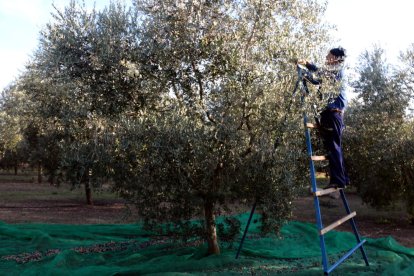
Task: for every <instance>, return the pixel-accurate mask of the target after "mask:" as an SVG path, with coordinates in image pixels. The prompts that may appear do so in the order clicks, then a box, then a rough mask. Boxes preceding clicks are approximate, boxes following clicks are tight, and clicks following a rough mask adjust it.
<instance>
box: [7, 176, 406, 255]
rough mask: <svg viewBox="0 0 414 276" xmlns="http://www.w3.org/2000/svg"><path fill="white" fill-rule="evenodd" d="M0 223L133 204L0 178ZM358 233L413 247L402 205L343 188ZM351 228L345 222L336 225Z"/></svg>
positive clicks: (326, 216)
mask: <svg viewBox="0 0 414 276" xmlns="http://www.w3.org/2000/svg"><path fill="white" fill-rule="evenodd" d="M0 180H1V181H0V221H3V222H6V223H26V222H36V223H64V224H66V223H69V224H113V223H133V222H136V216H134V207H132V206H129V205H128V204H126V202H125V201H124V200H122V199H121V198H119V197H117V196H116V195H114V194H112V193H110V192H108V191H105V190H101V191H98V192H95V194H94V205H93V206H88V205H86V204H85V198H84V197H85V196H84V193H83V190H82V189H75V190H71V189H70V188H69V186H68V185H62V186H61V187H59V188H57V187H54V186H50V185H49V184H47V183H44V184H37V183H27V182H26V183H23V182H17V181H14V182H4V179H3V180H2V179H0ZM347 197H348V200H349V205H350V207H351V209H352V211H356V212H357V217H356V222H357V225H358V228H359V230H360V233H361V235H363V236H365V237H370V238H378V237H386V236H392V237H393V238H394V239H396V240H397V241H398V242H399V243H401V244H402V245H404V246H406V247H412V248H414V225H410V224H409V223H408V218H407V215H406V213H405V212H404V210H403V209H402V208H397V207H395V208H394V209H393V210H382V211H378V210H375V209H373V208H370V207H369V206H367V205H364V204H363V203H362V201H361V199H360V198H359V197H358V196H357V195H356V194H355V193H352V191H349V192H347ZM293 206H294V210H293V219H294V220H298V221H306V222H311V223H315V212H314V205H313V197H312V196H310V195H309V196H306V195H305V196H303V197H301V198H299V199H297V200H296V201H295V202H293ZM321 208H322V215H323V221H324V224H325V225H328V224H330V223H332V222H334V221H336V220H338V219H339V218H341V217H343V216H344V214H345V213H344V208H343V205H342V203H341V200H340V199H333V198H330V197H323V198H321ZM339 230H342V231H351V228H350V226H349V223H345V224H344V225H343V226H340V227H339Z"/></svg>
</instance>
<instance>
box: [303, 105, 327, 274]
mask: <svg viewBox="0 0 414 276" xmlns="http://www.w3.org/2000/svg"><path fill="white" fill-rule="evenodd" d="M303 123H304V125H305V136H306V148H307V152H308V156H309V157H310V158H309V166H310V175H311V184H312V192H313V193H316V192H317V189H318V188H317V184H316V172H315V165H314V164H313V160H312V155H313V151H312V143H311V138H310V130H309V129H308V128H306V126H307V123H308V118H307V116H306V114H305V113H303ZM313 203H314V206H315V211H316V221H317V225H318V230H319V231H320V230H322V229H323V222H322V215H321V209H320V204H319V198H318V197H317V196H314V197H313ZM319 243H320V247H321V253H322V265H323V268H324V271H327V270H328V253H327V252H326V247H325V236H324V235H319Z"/></svg>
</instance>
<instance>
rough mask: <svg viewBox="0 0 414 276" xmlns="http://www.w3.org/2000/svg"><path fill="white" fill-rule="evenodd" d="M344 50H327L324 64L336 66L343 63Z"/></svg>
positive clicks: (340, 48) (339, 48)
mask: <svg viewBox="0 0 414 276" xmlns="http://www.w3.org/2000/svg"><path fill="white" fill-rule="evenodd" d="M345 52H346V51H345V49H344V48H342V47H338V48H332V49H331V50H329V53H328V55H327V56H326V64H327V65H336V64H339V63H342V62H344V60H345V58H346V53H345Z"/></svg>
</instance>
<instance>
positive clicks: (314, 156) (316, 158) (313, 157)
mask: <svg viewBox="0 0 414 276" xmlns="http://www.w3.org/2000/svg"><path fill="white" fill-rule="evenodd" d="M311 159H312V160H313V161H324V160H328V157H326V156H324V155H313V156H311Z"/></svg>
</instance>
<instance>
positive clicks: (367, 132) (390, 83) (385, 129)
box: [344, 47, 413, 215]
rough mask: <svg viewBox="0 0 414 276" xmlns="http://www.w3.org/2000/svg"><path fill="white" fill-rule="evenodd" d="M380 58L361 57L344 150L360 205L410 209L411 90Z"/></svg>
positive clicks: (375, 54) (377, 54)
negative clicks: (399, 203) (408, 114)
mask: <svg viewBox="0 0 414 276" xmlns="http://www.w3.org/2000/svg"><path fill="white" fill-rule="evenodd" d="M383 55H384V51H383V50H382V49H381V48H378V47H376V48H374V49H373V50H372V51H366V52H365V53H364V54H363V55H361V57H360V63H359V67H358V68H357V71H358V74H359V79H358V80H357V81H356V82H355V83H354V84H353V86H354V88H355V92H357V99H356V101H354V102H353V105H352V107H351V108H350V110H349V113H350V114H349V115H348V116H347V118H349V120H348V122H347V125H348V128H347V131H346V137H345V142H344V144H346V145H347V151H348V152H349V153H350V154H349V156H348V159H347V161H348V163H349V165H350V167H351V174H352V175H351V181H353V182H354V183H355V185H356V186H357V188H358V190H359V192H360V194H361V195H362V198H363V199H364V201H366V202H368V203H370V204H372V205H374V206H377V207H382V206H388V205H389V204H392V203H394V202H397V201H398V200H400V199H403V200H404V201H405V202H406V203H407V207H409V205H410V202H411V199H410V198H411V196H410V197H406V196H407V193H409V194H411V195H412V193H411V192H409V191H412V189H413V187H412V185H413V183H412V181H407V177H409V173H407V172H409V171H410V170H411V169H412V161H413V159H412V156H413V155H412V148H410V147H409V145H410V144H412V141H413V140H412V139H413V138H412V137H413V136H412V129H411V128H410V127H409V121H408V119H407V117H406V110H407V107H408V105H409V100H410V97H411V95H412V90H411V89H410V88H409V86H407V81H408V79H407V75H406V74H403V72H400V71H398V70H396V69H395V68H392V67H391V66H390V65H389V64H388V63H387V62H386V60H385V59H384V56H383ZM410 129H411V130H410ZM410 131H411V133H410ZM408 209H410V208H408ZM410 213H411V215H413V213H412V211H410Z"/></svg>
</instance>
